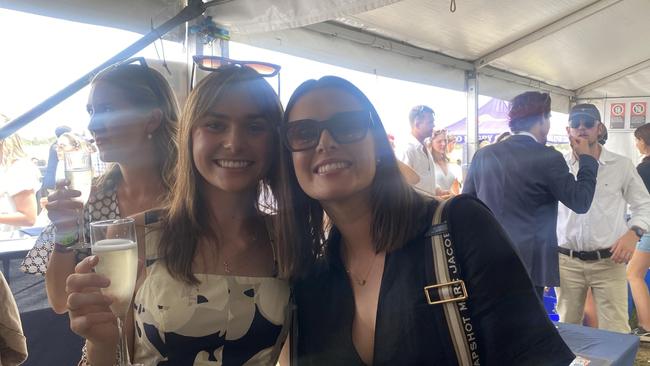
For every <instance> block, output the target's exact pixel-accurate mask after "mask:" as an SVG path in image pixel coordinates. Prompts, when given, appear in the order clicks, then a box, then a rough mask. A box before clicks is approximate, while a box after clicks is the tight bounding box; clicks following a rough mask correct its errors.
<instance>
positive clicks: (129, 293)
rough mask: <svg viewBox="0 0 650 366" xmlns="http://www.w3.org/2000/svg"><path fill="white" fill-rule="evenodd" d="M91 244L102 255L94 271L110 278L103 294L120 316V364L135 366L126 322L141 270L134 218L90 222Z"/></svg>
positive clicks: (95, 252) (93, 249)
mask: <svg viewBox="0 0 650 366" xmlns="http://www.w3.org/2000/svg"><path fill="white" fill-rule="evenodd" d="M90 243H91V249H92V253H93V255H96V256H97V257H98V258H99V262H98V263H97V266H95V272H97V273H100V274H102V275H104V276H106V277H107V278H108V279H110V281H111V284H110V285H109V286H108V287H107V288H104V289H102V293H103V294H104V295H106V296H108V297H110V298H111V299H113V303H112V304H111V311H112V312H113V314H115V316H116V317H117V328H118V331H119V337H120V338H119V343H118V351H119V354H120V363H119V366H135V365H132V364H131V363H130V360H129V348H128V345H127V338H126V335H125V334H124V331H123V326H124V321H125V320H126V317H127V314H128V312H129V310H130V308H131V301H132V299H133V290H134V288H135V282H136V277H137V272H138V245H137V241H136V234H135V221H134V220H133V219H131V218H126V219H116V220H103V221H96V222H91V223H90Z"/></svg>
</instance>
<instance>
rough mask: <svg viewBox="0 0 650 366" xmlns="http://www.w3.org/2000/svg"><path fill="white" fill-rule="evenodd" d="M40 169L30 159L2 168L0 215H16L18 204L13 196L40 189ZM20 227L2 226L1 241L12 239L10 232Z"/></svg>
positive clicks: (20, 160) (0, 168)
mask: <svg viewBox="0 0 650 366" xmlns="http://www.w3.org/2000/svg"><path fill="white" fill-rule="evenodd" d="M39 175H40V172H39V171H38V168H37V167H36V166H35V165H34V164H33V163H32V162H31V161H29V160H28V159H19V160H16V161H14V163H13V164H11V165H10V166H1V167H0V213H3V214H8V213H16V204H15V203H14V199H13V196H15V195H17V194H18V193H20V192H23V191H28V190H33V191H34V192H36V191H37V190H38V188H39V187H40V182H39V181H38V177H39ZM18 228H19V226H13V225H7V224H0V239H8V238H10V237H11V235H10V234H9V232H12V231H14V230H16V229H18Z"/></svg>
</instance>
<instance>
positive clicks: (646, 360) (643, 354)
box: [634, 342, 650, 366]
mask: <svg viewBox="0 0 650 366" xmlns="http://www.w3.org/2000/svg"><path fill="white" fill-rule="evenodd" d="M649 365H650V343H647V342H641V347H639V353H637V354H636V360H635V361H634V366H649Z"/></svg>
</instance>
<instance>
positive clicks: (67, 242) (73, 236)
mask: <svg viewBox="0 0 650 366" xmlns="http://www.w3.org/2000/svg"><path fill="white" fill-rule="evenodd" d="M78 241H79V232H77V231H76V230H75V231H69V232H67V233H59V232H58V231H57V233H56V234H55V236H54V242H55V243H57V244H59V245H61V246H63V247H69V246H71V245H73V244H76V243H77V242H78Z"/></svg>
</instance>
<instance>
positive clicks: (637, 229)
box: [630, 225, 645, 239]
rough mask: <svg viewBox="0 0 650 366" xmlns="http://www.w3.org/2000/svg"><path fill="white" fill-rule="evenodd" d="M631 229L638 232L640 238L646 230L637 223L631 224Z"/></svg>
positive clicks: (635, 232)
mask: <svg viewBox="0 0 650 366" xmlns="http://www.w3.org/2000/svg"><path fill="white" fill-rule="evenodd" d="M630 230H632V231H633V232H634V234H636V236H638V237H639V239H641V237H642V236H643V235H644V234H645V230H643V229H641V228H640V227H638V226H636V225H634V226H630Z"/></svg>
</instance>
